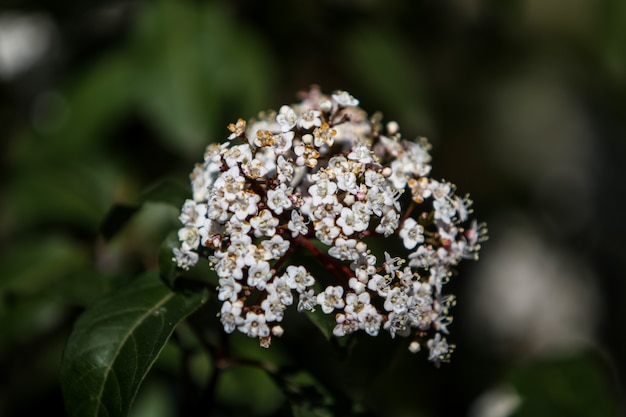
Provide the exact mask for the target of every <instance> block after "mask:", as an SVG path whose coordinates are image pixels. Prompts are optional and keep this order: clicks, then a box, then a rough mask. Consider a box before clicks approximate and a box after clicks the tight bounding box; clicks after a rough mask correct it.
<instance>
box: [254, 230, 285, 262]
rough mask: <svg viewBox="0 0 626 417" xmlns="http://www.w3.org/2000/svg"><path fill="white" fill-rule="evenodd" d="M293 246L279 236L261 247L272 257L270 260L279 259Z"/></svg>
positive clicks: (262, 243) (264, 242)
mask: <svg viewBox="0 0 626 417" xmlns="http://www.w3.org/2000/svg"><path fill="white" fill-rule="evenodd" d="M290 245H291V244H290V243H289V241H288V240H285V239H283V238H282V237H281V236H279V235H275V236H272V238H271V239H269V240H264V241H263V242H261V246H262V247H263V248H264V249H265V250H266V251H267V253H268V254H269V255H270V259H278V258H280V257H281V256H283V255H284V254H285V252H287V249H289V246H290Z"/></svg>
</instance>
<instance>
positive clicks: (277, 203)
mask: <svg viewBox="0 0 626 417" xmlns="http://www.w3.org/2000/svg"><path fill="white" fill-rule="evenodd" d="M290 194H291V189H290V188H287V186H285V185H284V184H281V186H279V187H278V188H276V189H274V190H267V206H268V207H269V208H270V209H271V210H272V211H273V212H274V213H276V214H282V212H283V210H285V209H288V208H290V207H291V205H292V203H291V200H290V199H289V195H290Z"/></svg>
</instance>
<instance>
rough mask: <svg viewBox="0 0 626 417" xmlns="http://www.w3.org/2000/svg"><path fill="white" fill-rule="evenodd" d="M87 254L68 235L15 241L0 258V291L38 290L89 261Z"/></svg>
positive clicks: (27, 291)
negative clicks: (0, 272)
mask: <svg viewBox="0 0 626 417" xmlns="http://www.w3.org/2000/svg"><path fill="white" fill-rule="evenodd" d="M89 261H90V260H89V254H88V253H87V251H85V249H84V248H83V247H82V246H81V245H79V244H78V243H75V242H72V241H71V240H69V239H67V238H62V237H55V236H47V237H45V238H41V239H33V240H32V241H30V240H29V241H24V242H18V243H16V244H15V245H14V246H13V247H11V248H10V249H9V250H8V251H7V252H6V253H5V254H4V256H3V257H2V258H1V259H0V270H1V271H2V273H3V279H2V280H0V294H3V293H11V294H13V295H16V294H19V295H24V294H37V293H40V292H41V291H43V290H44V289H47V288H50V287H51V286H52V285H53V284H54V283H55V282H56V281H58V280H60V279H63V278H64V277H66V276H67V275H68V274H70V273H72V272H73V271H76V270H78V269H81V268H84V267H85V266H87V265H88V264H89Z"/></svg>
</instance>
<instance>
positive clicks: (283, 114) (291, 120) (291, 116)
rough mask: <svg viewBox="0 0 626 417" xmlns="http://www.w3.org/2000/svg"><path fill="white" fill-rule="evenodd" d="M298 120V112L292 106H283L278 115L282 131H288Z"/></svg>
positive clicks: (277, 118)
mask: <svg viewBox="0 0 626 417" xmlns="http://www.w3.org/2000/svg"><path fill="white" fill-rule="evenodd" d="M297 121H298V114H297V113H296V112H295V111H294V110H293V108H291V107H290V106H287V105H285V106H282V107H281V108H280V111H279V113H278V115H277V116H276V122H277V123H278V124H279V125H280V130H281V131H282V132H288V131H290V130H291V129H293V128H294V126H295V125H296V122H297Z"/></svg>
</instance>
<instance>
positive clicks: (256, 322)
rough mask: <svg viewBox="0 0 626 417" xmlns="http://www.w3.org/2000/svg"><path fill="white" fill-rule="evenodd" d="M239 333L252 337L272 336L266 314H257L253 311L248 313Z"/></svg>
mask: <svg viewBox="0 0 626 417" xmlns="http://www.w3.org/2000/svg"><path fill="white" fill-rule="evenodd" d="M238 329H239V331H240V332H242V333H244V334H247V335H248V336H250V337H267V336H269V334H270V328H269V327H268V325H267V323H266V319H265V315H264V314H256V313H253V312H252V311H248V312H247V313H246V319H245V321H244V322H243V323H242V324H241V325H240V326H239V327H238Z"/></svg>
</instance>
